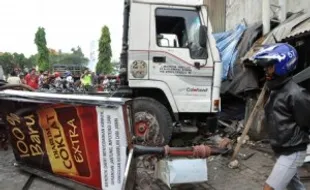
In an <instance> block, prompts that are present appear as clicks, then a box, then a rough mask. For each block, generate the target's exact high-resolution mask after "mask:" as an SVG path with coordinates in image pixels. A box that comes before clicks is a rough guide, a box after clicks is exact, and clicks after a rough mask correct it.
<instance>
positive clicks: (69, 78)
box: [64, 71, 74, 88]
mask: <svg viewBox="0 0 310 190" xmlns="http://www.w3.org/2000/svg"><path fill="white" fill-rule="evenodd" d="M64 77H65V80H66V87H67V88H70V87H71V86H72V85H73V83H74V80H73V77H72V74H71V72H70V71H66V72H65V73H64Z"/></svg>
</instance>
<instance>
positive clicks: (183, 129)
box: [174, 124, 198, 133]
mask: <svg viewBox="0 0 310 190" xmlns="http://www.w3.org/2000/svg"><path fill="white" fill-rule="evenodd" d="M174 132H175V133H197V132H198V127H196V126H189V125H181V124H178V126H176V127H175V128H174Z"/></svg>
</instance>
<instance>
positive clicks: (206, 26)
mask: <svg viewBox="0 0 310 190" xmlns="http://www.w3.org/2000/svg"><path fill="white" fill-rule="evenodd" d="M120 67H121V68H120V80H121V87H120V88H119V89H118V91H117V92H116V93H114V96H121V97H129V98H132V99H133V112H134V118H135V119H134V122H135V124H134V129H133V130H134V134H135V136H136V137H138V138H139V137H140V138H143V139H144V140H145V141H146V139H148V140H150V141H148V143H149V144H153V143H159V144H167V143H169V141H170V139H171V136H172V133H173V132H197V131H198V130H199V129H200V128H201V129H210V127H214V126H215V125H216V124H217V120H216V113H217V112H219V111H220V105H221V101H220V100H221V99H220V86H221V72H222V63H221V59H220V55H219V52H218V49H217V47H216V42H215V39H214V37H213V36H212V27H211V23H210V20H209V18H208V11H207V7H206V6H205V5H204V3H203V0H125V5H124V24H123V44H122V53H121V66H120ZM158 136H161V137H163V138H162V139H161V140H160V142H158V141H157V140H158V139H157V140H156V139H155V137H158ZM155 141H156V142H155Z"/></svg>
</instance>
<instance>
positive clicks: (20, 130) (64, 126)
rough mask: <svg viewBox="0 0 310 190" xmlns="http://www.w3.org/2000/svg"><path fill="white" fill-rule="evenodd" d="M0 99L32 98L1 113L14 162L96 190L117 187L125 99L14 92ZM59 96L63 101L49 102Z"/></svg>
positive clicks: (123, 146)
mask: <svg viewBox="0 0 310 190" xmlns="http://www.w3.org/2000/svg"><path fill="white" fill-rule="evenodd" d="M0 98H1V99H8V98H10V100H12V99H14V100H15V101H19V102H32V103H28V106H27V108H26V109H25V108H19V109H17V110H16V111H14V112H8V113H6V116H5V120H6V121H7V124H8V126H9V135H10V137H11V144H12V148H13V152H14V155H15V158H16V161H17V163H18V165H20V166H23V165H25V166H28V167H31V168H34V169H37V170H41V171H44V172H48V173H50V174H54V175H56V176H60V177H65V178H68V179H71V180H74V181H76V182H78V183H81V184H84V185H86V186H88V187H91V188H94V189H105V190H112V189H113V190H114V189H121V187H122V184H123V180H124V171H125V167H126V161H127V147H128V142H127V140H128V139H127V138H128V136H127V135H128V134H126V127H125V125H126V124H127V127H128V123H127V122H126V121H128V119H129V118H130V117H129V115H128V114H129V112H128V110H129V109H128V108H129V104H127V102H128V100H126V99H118V98H104V97H94V96H92V97H89V96H73V95H59V94H58V95H57V94H55V95H54V94H43V93H36V92H24V91H14V90H5V91H0ZM43 99H44V102H45V103H44V104H42V101H41V100H43ZM58 99H61V100H62V101H59V102H63V103H61V104H59V103H58V104H53V102H55V101H58ZM85 100H88V101H85ZM92 100H93V101H92ZM86 102H88V103H86ZM69 103H70V104H69ZM94 103H95V104H97V105H92V104H94ZM127 132H128V131H127Z"/></svg>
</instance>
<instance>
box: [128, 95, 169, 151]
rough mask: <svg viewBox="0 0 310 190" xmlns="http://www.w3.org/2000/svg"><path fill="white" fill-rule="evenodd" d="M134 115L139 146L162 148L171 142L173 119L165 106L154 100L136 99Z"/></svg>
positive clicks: (135, 132)
mask: <svg viewBox="0 0 310 190" xmlns="http://www.w3.org/2000/svg"><path fill="white" fill-rule="evenodd" d="M133 113H134V129H133V131H134V134H135V136H136V138H137V140H138V142H137V143H138V144H140V142H141V144H143V145H149V146H162V145H167V144H168V143H169V142H170V139H171V136H172V118H171V116H170V114H169V111H168V109H167V108H166V107H165V106H164V105H162V104H161V103H160V102H158V101H156V100H154V99H152V98H146V97H143V98H136V99H134V101H133Z"/></svg>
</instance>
